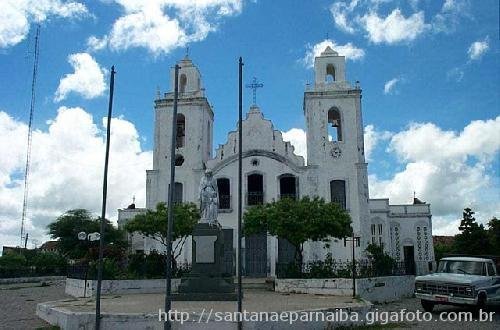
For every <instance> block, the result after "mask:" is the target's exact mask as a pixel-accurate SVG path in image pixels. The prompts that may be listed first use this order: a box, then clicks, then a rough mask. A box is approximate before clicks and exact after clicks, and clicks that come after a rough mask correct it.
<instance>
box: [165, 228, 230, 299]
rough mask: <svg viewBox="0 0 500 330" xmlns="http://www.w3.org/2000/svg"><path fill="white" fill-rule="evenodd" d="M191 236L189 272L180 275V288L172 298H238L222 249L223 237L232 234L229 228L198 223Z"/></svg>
mask: <svg viewBox="0 0 500 330" xmlns="http://www.w3.org/2000/svg"><path fill="white" fill-rule="evenodd" d="M227 231H230V232H227ZM192 236H193V239H192V242H193V243H192V244H193V245H192V255H193V259H192V264H191V272H190V273H189V275H187V276H186V277H184V278H182V279H181V283H180V285H179V291H178V293H177V294H174V295H173V296H172V300H189V301H191V300H194V301H221V300H222V301H223V300H237V294H236V291H235V289H236V287H235V285H234V279H233V276H232V273H231V272H228V270H227V264H226V262H225V259H226V258H225V256H226V253H225V250H224V244H225V239H224V238H225V237H226V240H227V237H231V238H232V229H222V228H220V226H218V225H209V224H208V223H198V224H197V225H196V226H195V228H194V231H193V235H192ZM226 243H229V242H226ZM231 250H232V242H231Z"/></svg>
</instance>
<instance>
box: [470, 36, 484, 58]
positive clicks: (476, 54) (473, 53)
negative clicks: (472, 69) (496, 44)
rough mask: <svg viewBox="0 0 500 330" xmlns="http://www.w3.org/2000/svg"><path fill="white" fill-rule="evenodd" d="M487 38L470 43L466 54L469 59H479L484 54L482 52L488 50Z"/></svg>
mask: <svg viewBox="0 0 500 330" xmlns="http://www.w3.org/2000/svg"><path fill="white" fill-rule="evenodd" d="M488 39H489V38H488V37H486V38H484V39H483V40H478V41H475V42H473V43H472V44H471V45H470V47H469V50H468V51H467V55H469V58H470V59H471V60H478V59H480V58H481V57H482V56H483V55H484V53H486V52H487V51H488V49H489V48H490V45H489V40H488Z"/></svg>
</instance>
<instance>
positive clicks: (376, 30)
mask: <svg viewBox="0 0 500 330" xmlns="http://www.w3.org/2000/svg"><path fill="white" fill-rule="evenodd" d="M408 2H409V7H410V8H411V11H412V12H411V13H410V14H408V15H404V14H403V13H402V10H401V9H400V8H399V7H398V6H399V5H400V3H399V2H394V1H391V0H352V1H349V0H337V1H334V2H333V4H332V5H331V6H330V13H331V15H332V18H333V22H334V24H335V26H336V27H337V28H338V29H339V30H341V31H343V32H346V33H349V34H355V33H365V36H366V38H367V39H368V40H370V41H371V42H373V43H375V44H381V43H385V44H400V43H409V42H412V41H414V40H416V39H417V38H418V37H419V36H421V35H423V34H424V33H425V32H428V31H429V32H434V33H452V32H454V31H455V30H456V27H457V26H459V25H460V24H461V21H462V19H463V18H469V19H472V15H471V14H470V7H471V6H470V1H469V0H444V1H443V2H442V6H441V8H438V9H437V11H436V10H435V8H429V7H430V6H429V3H428V1H427V2H423V1H419V0H408ZM419 7H421V8H419ZM433 7H434V6H433ZM426 14H427V15H428V17H429V21H428V22H426V21H425V17H424V16H425V15H426Z"/></svg>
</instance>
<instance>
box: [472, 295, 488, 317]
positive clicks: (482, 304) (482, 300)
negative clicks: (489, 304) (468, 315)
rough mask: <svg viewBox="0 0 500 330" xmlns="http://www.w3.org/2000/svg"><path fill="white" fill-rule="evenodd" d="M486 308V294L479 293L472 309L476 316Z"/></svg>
mask: <svg viewBox="0 0 500 330" xmlns="http://www.w3.org/2000/svg"><path fill="white" fill-rule="evenodd" d="M485 308H486V294H484V293H480V294H479V296H478V297H477V305H476V306H475V307H474V311H475V312H476V314H479V312H480V311H481V310H484V309H485Z"/></svg>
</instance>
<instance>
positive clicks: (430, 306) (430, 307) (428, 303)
mask: <svg viewBox="0 0 500 330" xmlns="http://www.w3.org/2000/svg"><path fill="white" fill-rule="evenodd" d="M420 303H421V304H422V307H423V308H424V311H426V312H429V313H431V312H432V310H433V309H434V305H435V303H434V302H433V301H429V300H424V299H422V300H420Z"/></svg>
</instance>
